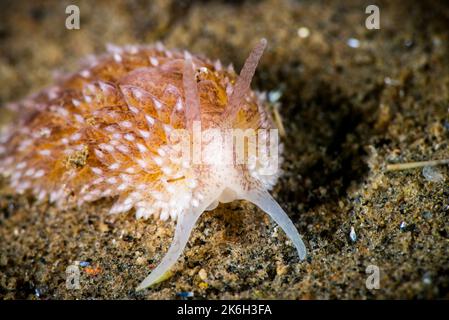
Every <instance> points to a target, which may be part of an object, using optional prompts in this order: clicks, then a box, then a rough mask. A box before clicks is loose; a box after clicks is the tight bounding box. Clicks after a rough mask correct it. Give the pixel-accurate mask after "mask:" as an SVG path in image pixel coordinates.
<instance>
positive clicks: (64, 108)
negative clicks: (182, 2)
mask: <svg viewBox="0 0 449 320" xmlns="http://www.w3.org/2000/svg"><path fill="white" fill-rule="evenodd" d="M265 47H266V41H265V40H264V39H262V40H261V41H260V42H259V43H258V44H257V45H256V47H255V48H254V49H253V51H252V52H251V54H250V56H249V57H248V59H247V60H246V62H245V64H244V66H243V68H242V71H241V73H240V75H237V74H236V73H235V72H234V70H233V68H231V67H229V68H224V67H222V65H221V63H220V62H219V61H216V62H212V61H210V60H208V59H206V58H202V57H199V56H195V55H192V54H190V53H188V52H187V51H184V52H182V51H177V50H167V49H165V47H164V46H163V45H162V44H160V43H158V44H156V45H154V46H125V47H115V46H109V48H108V52H107V53H105V54H103V55H101V56H97V57H92V58H91V59H90V60H88V61H86V62H85V64H84V65H83V67H82V68H81V69H80V70H79V71H78V72H76V73H73V74H69V75H67V76H66V77H63V78H61V79H59V81H58V82H57V83H56V84H54V85H52V86H50V87H48V88H47V89H45V90H42V91H41V92H38V93H37V94H34V95H32V96H30V97H28V98H26V99H24V100H22V101H20V102H18V103H15V104H10V105H9V106H10V107H11V109H13V110H15V111H19V116H18V117H17V120H16V121H15V122H14V123H13V124H11V125H10V126H7V127H5V128H4V130H2V132H1V135H0V172H1V173H2V174H3V175H5V176H6V177H8V181H10V185H11V187H13V188H14V189H15V190H17V192H18V193H23V192H31V193H32V194H33V195H35V197H36V198H37V199H38V200H39V201H47V200H48V201H50V202H52V203H55V205H57V206H63V205H64V206H67V205H82V204H83V203H86V202H93V201H96V200H99V199H102V198H115V199H116V201H115V203H114V205H113V206H112V208H111V209H110V212H111V213H112V214H118V213H122V212H127V211H130V210H135V214H136V218H149V217H150V216H154V217H158V218H159V219H162V220H167V219H169V218H171V219H176V220H177V224H176V230H175V234H174V239H173V242H172V244H171V247H170V248H169V250H168V252H167V253H166V255H165V257H164V258H163V260H162V261H161V262H160V264H159V265H158V266H157V267H156V268H155V269H154V270H153V271H152V272H151V274H150V275H149V276H148V277H147V278H146V279H145V280H144V281H143V282H142V283H141V284H140V286H139V287H138V288H137V289H138V290H139V289H144V288H146V287H148V286H150V285H152V284H154V283H156V282H158V280H160V279H161V277H162V276H163V275H164V274H165V273H166V272H167V271H168V270H169V269H170V267H171V266H172V265H173V264H174V263H175V262H176V261H177V259H178V257H179V256H180V255H181V253H182V251H183V249H184V247H185V245H186V244H187V241H188V238H189V235H190V233H191V231H192V229H193V228H194V225H195V223H196V221H197V220H198V218H199V217H200V215H201V214H202V213H203V212H204V211H205V210H212V209H214V208H215V207H216V206H217V205H218V203H219V202H230V201H233V200H238V199H243V200H247V201H250V202H252V203H254V204H255V205H256V206H258V207H259V208H261V209H262V210H263V211H265V212H266V213H267V214H269V215H270V216H271V217H272V218H273V220H274V221H275V222H276V223H278V224H279V225H280V227H281V228H282V229H283V230H284V231H285V233H286V234H287V236H288V237H289V238H290V239H291V240H292V242H293V244H294V246H295V247H296V249H297V251H298V254H299V257H300V258H301V259H304V257H305V255H306V249H305V246H304V244H303V242H302V240H301V237H300V235H299V233H298V231H297V230H296V228H295V226H294V224H293V223H292V222H291V220H290V219H289V218H288V216H287V214H286V213H285V212H284V211H283V210H282V208H281V207H280V206H279V205H278V204H277V203H276V201H275V200H274V199H273V198H272V197H271V195H270V194H269V193H268V190H270V189H271V188H272V187H273V186H274V184H275V183H276V180H277V178H278V175H279V173H278V172H277V171H276V172H269V173H266V172H264V169H266V166H267V160H266V159H267V158H269V157H268V153H266V152H265V151H264V150H265V148H261V145H262V144H263V143H265V144H266V143H267V140H269V138H270V139H271V135H270V137H268V135H266V136H263V135H261V136H258V140H260V141H262V144H258V145H257V146H256V148H255V150H257V152H256V153H255V154H253V153H251V152H250V150H253V149H251V148H249V147H248V148H246V149H245V150H247V151H248V156H249V157H251V159H252V161H250V162H248V163H242V164H233V165H229V163H224V162H221V161H211V162H207V163H205V162H201V163H196V162H194V161H192V159H188V160H189V161H187V160H186V159H185V153H183V151H184V148H183V146H184V144H183V143H184V141H181V140H182V139H178V140H176V139H173V136H174V135H173V133H174V132H177V133H179V132H183V133H185V132H187V137H188V138H189V140H188V141H189V142H188V146H189V147H191V146H192V144H193V140H194V138H193V136H194V134H195V131H196V130H197V129H199V130H200V131H201V132H204V131H207V130H208V129H215V130H216V131H215V132H218V135H219V136H220V135H221V134H224V133H225V132H229V131H230V130H236V129H239V130H248V129H250V130H255V131H261V132H267V131H270V129H275V128H274V125H273V123H272V121H271V118H270V116H269V115H268V112H267V111H266V107H265V104H266V102H265V95H264V94H262V93H258V92H255V91H251V89H250V83H251V79H252V77H253V75H254V72H255V69H256V66H257V64H258V61H259V60H260V58H261V56H262V53H263V51H264V49H265ZM270 132H271V131H270ZM178 138H179V136H178ZM190 138H192V139H190ZM212 140H213V139H209V140H208V139H203V140H201V141H200V144H199V149H198V150H197V151H199V153H201V154H203V155H205V158H212V159H214V158H216V157H217V156H216V155H217V154H218V153H220V152H219V151H220V150H218V149H217V148H220V146H219V147H217V145H216V144H215V143H212V142H211V141H212ZM270 141H271V140H270ZM224 146H225V147H224V148H228V147H226V146H227V145H226V144H225V145H224ZM221 148H223V146H221ZM225 151H226V150H225ZM193 153H194V154H193V156H192V158H195V157H196V156H197V154H196V153H197V152H195V151H194V152H193ZM231 153H232V152H231ZM250 153H251V154H250Z"/></svg>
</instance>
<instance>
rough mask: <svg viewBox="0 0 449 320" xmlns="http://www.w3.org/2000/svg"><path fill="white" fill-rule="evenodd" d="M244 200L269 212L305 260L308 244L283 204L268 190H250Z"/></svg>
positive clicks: (300, 256)
mask: <svg viewBox="0 0 449 320" xmlns="http://www.w3.org/2000/svg"><path fill="white" fill-rule="evenodd" d="M242 198H243V199H244V200H247V201H249V202H252V203H253V204H255V205H256V206H258V207H259V208H260V209H262V210H263V211H264V212H265V213H267V214H268V215H269V216H270V217H271V218H272V219H273V220H274V221H275V222H276V223H277V224H278V225H279V226H280V227H281V228H282V230H284V232H285V234H286V235H287V237H288V238H289V239H290V240H291V241H292V242H293V245H294V246H295V248H296V250H297V251H298V255H299V258H300V259H301V260H304V259H305V257H306V254H307V249H306V246H305V245H304V242H303V241H302V238H301V236H300V235H299V232H298V230H297V229H296V227H295V225H294V224H293V222H292V221H291V219H290V218H289V217H288V215H287V214H286V213H285V211H284V210H283V209H282V208H281V206H280V205H279V204H278V203H277V202H276V200H274V199H273V197H272V196H271V195H270V194H269V193H268V191H266V190H259V189H256V190H250V191H248V192H246V193H245V194H244V195H243V197H242Z"/></svg>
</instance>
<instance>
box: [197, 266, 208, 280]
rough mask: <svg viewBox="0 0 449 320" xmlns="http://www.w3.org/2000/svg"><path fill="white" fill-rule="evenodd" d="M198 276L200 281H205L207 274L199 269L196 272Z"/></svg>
mask: <svg viewBox="0 0 449 320" xmlns="http://www.w3.org/2000/svg"><path fill="white" fill-rule="evenodd" d="M198 276H199V277H200V279H201V280H203V281H205V280H206V279H207V272H206V270H204V269H201V270H200V271H199V272H198Z"/></svg>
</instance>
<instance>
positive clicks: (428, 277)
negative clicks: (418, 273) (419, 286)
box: [422, 272, 432, 284]
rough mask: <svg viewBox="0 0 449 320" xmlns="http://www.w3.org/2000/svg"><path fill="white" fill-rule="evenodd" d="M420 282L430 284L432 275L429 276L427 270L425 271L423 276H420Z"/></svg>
mask: <svg viewBox="0 0 449 320" xmlns="http://www.w3.org/2000/svg"><path fill="white" fill-rule="evenodd" d="M422 282H424V284H432V277H431V276H430V273H429V272H426V273H425V274H424V276H423V277H422Z"/></svg>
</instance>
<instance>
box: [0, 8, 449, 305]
mask: <svg viewBox="0 0 449 320" xmlns="http://www.w3.org/2000/svg"><path fill="white" fill-rule="evenodd" d="M373 2H374V1H370V0H369V1H355V0H351V1H299V0H298V1H294V0H266V1H193V0H191V1H169V0H167V1H162V0H161V1H158V0H155V1H49V0H48V1H5V0H3V1H1V2H0V105H1V106H3V107H0V126H2V125H4V124H5V123H8V122H9V121H11V114H10V113H9V112H7V111H6V110H5V108H4V105H5V104H6V103H7V102H11V101H16V100H20V99H21V98H23V97H25V96H26V95H28V94H30V93H32V92H35V91H36V90H39V89H40V88H43V87H44V86H46V85H48V84H50V83H51V81H52V78H53V75H54V74H55V73H58V72H66V71H70V70H72V71H73V70H76V66H77V62H78V61H79V60H80V59H81V58H83V57H84V56H86V55H89V54H99V53H102V52H103V51H104V50H105V45H106V44H107V43H113V44H116V45H124V44H149V43H153V42H155V41H162V42H163V43H164V44H165V45H166V46H167V47H169V48H182V49H184V48H185V49H188V50H190V51H192V52H193V53H195V54H200V55H204V56H208V57H209V58H212V59H217V58H219V59H221V61H222V62H223V63H225V64H228V63H233V64H234V65H235V66H236V70H240V67H241V66H242V64H243V62H244V59H245V58H246V57H247V55H248V53H249V51H250V49H251V48H252V47H253V45H254V44H255V43H256V42H257V41H258V40H259V39H260V38H261V37H265V38H267V40H268V49H267V51H266V52H265V54H264V56H263V58H262V61H261V64H260V66H259V68H258V71H257V73H256V77H255V80H254V82H253V88H257V89H258V90H263V91H268V92H270V96H271V97H272V100H273V102H278V104H279V105H278V110H279V114H280V115H281V117H282V119H283V124H284V126H285V129H286V137H285V138H284V139H283V143H284V149H285V152H284V157H285V163H284V164H283V171H284V174H283V176H282V178H281V179H280V181H279V183H278V185H277V186H276V188H275V190H274V195H275V197H276V198H277V199H278V201H279V203H280V204H281V206H282V207H283V208H284V209H285V210H286V211H287V212H288V213H289V215H290V217H291V218H292V219H293V220H294V222H295V224H296V226H297V227H298V229H299V231H300V233H301V234H302V235H303V237H304V239H305V241H306V244H307V246H308V248H309V255H310V256H309V258H308V260H307V261H306V262H303V263H300V262H299V261H298V260H297V257H296V255H295V252H294V250H293V249H292V248H291V247H290V246H288V245H286V244H285V241H286V238H285V236H284V235H283V234H282V232H279V233H278V229H277V227H276V225H275V224H274V223H272V222H271V221H270V220H269V219H268V218H266V217H265V216H264V214H263V213H261V212H260V211H259V210H257V209H256V208H255V207H254V206H252V205H249V204H246V203H238V202H236V203H232V204H229V205H221V206H220V207H219V208H218V209H216V210H214V211H213V212H210V213H208V214H207V215H205V216H203V217H202V218H201V220H200V222H199V225H198V227H197V228H196V231H195V233H194V235H193V237H192V240H191V241H190V246H189V249H188V250H187V251H186V253H185V258H184V259H182V260H181V262H179V263H178V264H177V269H176V270H175V273H174V275H173V277H172V278H171V279H169V280H168V281H166V282H164V283H163V284H161V285H160V287H157V288H155V289H152V290H149V291H145V292H141V293H139V294H136V293H135V292H134V290H133V289H134V287H135V286H136V285H137V284H138V283H139V281H140V280H141V279H143V277H144V276H145V275H146V274H147V273H149V271H150V270H151V268H152V267H154V264H157V261H159V260H160V259H161V257H162V254H163V252H164V251H165V250H166V249H167V246H168V244H169V242H170V241H169V240H170V237H171V235H172V228H173V223H168V224H163V223H160V222H154V221H145V222H143V221H138V222H137V221H135V220H134V218H133V215H132V214H129V215H124V216H121V217H108V216H106V214H105V212H106V211H107V210H106V209H107V205H108V204H107V203H105V204H97V205H95V206H86V207H83V208H81V209H70V210H66V211H64V212H59V211H57V210H56V209H55V208H53V207H52V206H48V205H37V204H35V203H34V200H33V199H29V198H27V197H19V196H16V195H14V192H13V191H11V190H9V189H8V188H7V184H6V183H5V181H4V180H0V297H2V298H9V299H14V298H29V299H52V298H92V297H93V298H137V299H142V298H169V299H174V298H179V297H180V296H182V293H185V292H193V293H194V297H195V298H207V299H216V298H236V299H239V298H254V299H257V298H286V299H315V298H321V299H323V298H363V299H365V298H369V299H376V298H449V277H448V274H449V261H448V259H449V258H448V257H449V187H448V186H447V183H446V182H445V181H446V180H447V177H448V170H447V168H446V167H435V168H430V169H428V170H427V171H425V172H423V171H422V170H421V169H414V170H409V171H400V172H389V173H386V172H385V170H384V169H385V164H387V163H398V162H408V161H419V160H430V159H444V158H449V150H448V143H447V140H448V137H449V132H448V131H449V121H448V120H449V119H448V114H447V112H448V107H449V50H448V49H449V47H448V44H449V42H448V41H449V32H448V26H449V23H448V22H449V21H448V20H449V6H448V5H447V4H445V3H444V1H432V0H429V1H425V2H423V1H419V2H418V1H375V3H373ZM72 4H74V5H77V6H78V7H79V9H80V18H81V19H80V29H79V30H68V29H67V28H66V27H65V22H66V18H67V17H68V14H66V13H65V10H66V7H67V6H68V5H72ZM372 4H375V5H376V6H377V7H378V8H379V10H380V29H374V30H369V29H367V28H366V26H365V21H366V19H367V18H368V16H369V14H366V13H365V9H366V7H367V6H369V5H372ZM429 170H430V171H429ZM429 172H430V173H429ZM76 262H78V263H79V262H84V264H83V265H84V266H85V267H82V266H81V268H82V269H81V270H82V272H81V276H82V281H81V285H82V287H81V289H80V290H68V289H67V288H66V287H65V269H66V267H67V266H68V265H70V264H73V263H76ZM369 265H376V266H378V267H379V269H380V271H381V273H380V277H381V280H380V288H379V289H377V290H371V289H369V288H367V287H366V278H367V276H368V275H367V274H366V272H365V270H366V268H367V266H369ZM86 268H91V269H86ZM89 270H90V271H89ZM92 270H93V271H92ZM95 270H96V271H95ZM201 270H204V272H206V275H204V272H200V271H201Z"/></svg>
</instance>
